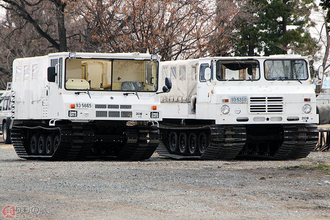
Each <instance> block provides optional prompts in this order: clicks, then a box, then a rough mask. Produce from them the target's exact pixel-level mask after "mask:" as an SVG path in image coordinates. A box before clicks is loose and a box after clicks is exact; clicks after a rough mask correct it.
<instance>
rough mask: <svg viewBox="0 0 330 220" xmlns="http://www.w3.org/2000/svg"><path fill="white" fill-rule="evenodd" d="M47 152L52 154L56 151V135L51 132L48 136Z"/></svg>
mask: <svg viewBox="0 0 330 220" xmlns="http://www.w3.org/2000/svg"><path fill="white" fill-rule="evenodd" d="M45 153H46V154H47V155H52V154H53V153H54V137H53V135H51V134H50V135H48V136H47V138H46V145H45Z"/></svg>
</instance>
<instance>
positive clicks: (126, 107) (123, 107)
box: [120, 105, 132, 109]
mask: <svg viewBox="0 0 330 220" xmlns="http://www.w3.org/2000/svg"><path fill="white" fill-rule="evenodd" d="M120 108H121V109H131V108H132V106H131V105H120Z"/></svg>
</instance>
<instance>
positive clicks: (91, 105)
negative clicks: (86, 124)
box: [76, 103, 93, 108]
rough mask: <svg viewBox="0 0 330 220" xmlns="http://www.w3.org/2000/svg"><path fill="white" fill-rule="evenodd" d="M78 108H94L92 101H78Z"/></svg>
mask: <svg viewBox="0 0 330 220" xmlns="http://www.w3.org/2000/svg"><path fill="white" fill-rule="evenodd" d="M76 108H93V104H92V103H76Z"/></svg>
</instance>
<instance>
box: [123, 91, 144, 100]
mask: <svg viewBox="0 0 330 220" xmlns="http://www.w3.org/2000/svg"><path fill="white" fill-rule="evenodd" d="M129 94H132V95H136V97H138V99H140V97H139V94H138V92H137V89H135V92H125V93H123V95H124V96H128V95H129Z"/></svg>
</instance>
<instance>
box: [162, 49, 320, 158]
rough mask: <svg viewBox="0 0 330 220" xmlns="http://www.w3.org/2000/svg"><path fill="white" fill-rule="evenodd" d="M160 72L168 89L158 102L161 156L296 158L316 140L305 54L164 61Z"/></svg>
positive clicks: (314, 113)
mask: <svg viewBox="0 0 330 220" xmlns="http://www.w3.org/2000/svg"><path fill="white" fill-rule="evenodd" d="M160 71H161V72H162V77H163V78H165V77H171V80H172V84H173V87H172V90H171V92H169V93H167V94H163V95H162V98H161V103H162V110H163V121H162V122H161V125H160V129H161V137H162V143H161V144H160V146H159V148H158V149H157V152H158V153H159V154H160V155H163V156H168V157H173V158H187V157H190V158H201V159H224V160H226V159H234V158H237V157H245V158H261V159H280V160H283V159H297V158H303V157H306V156H307V155H308V154H309V153H310V151H311V150H312V149H313V148H314V147H315V144H316V143H317V141H318V130H317V127H316V124H317V123H318V116H317V114H316V100H315V99H316V97H315V93H314V90H313V88H312V85H311V81H310V75H309V66H308V60H307V59H306V58H304V57H301V56H291V55H278V56H270V57H213V58H201V59H195V60H186V61H168V62H161V65H160Z"/></svg>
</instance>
